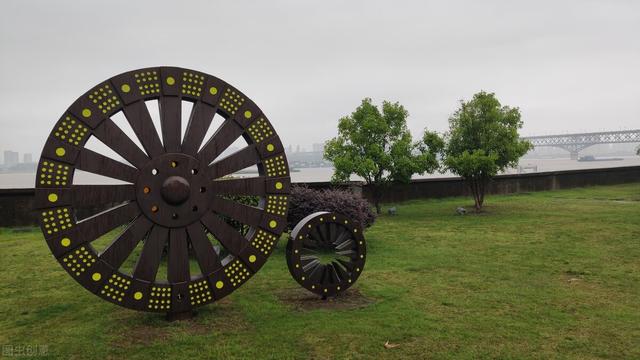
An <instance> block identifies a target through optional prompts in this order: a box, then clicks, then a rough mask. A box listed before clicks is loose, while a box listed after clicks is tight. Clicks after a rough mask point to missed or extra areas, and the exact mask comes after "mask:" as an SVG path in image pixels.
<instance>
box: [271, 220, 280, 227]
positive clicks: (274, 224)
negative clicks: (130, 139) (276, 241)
mask: <svg viewBox="0 0 640 360" xmlns="http://www.w3.org/2000/svg"><path fill="white" fill-rule="evenodd" d="M276 226H278V222H277V221H275V220H271V221H269V227H270V228H272V229H274V228H275V227H276Z"/></svg>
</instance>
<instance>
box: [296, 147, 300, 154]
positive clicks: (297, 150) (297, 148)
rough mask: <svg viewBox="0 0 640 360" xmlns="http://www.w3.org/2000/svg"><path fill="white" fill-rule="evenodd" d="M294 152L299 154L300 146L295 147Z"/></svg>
mask: <svg viewBox="0 0 640 360" xmlns="http://www.w3.org/2000/svg"><path fill="white" fill-rule="evenodd" d="M296 152H297V153H299V152H300V145H296Z"/></svg>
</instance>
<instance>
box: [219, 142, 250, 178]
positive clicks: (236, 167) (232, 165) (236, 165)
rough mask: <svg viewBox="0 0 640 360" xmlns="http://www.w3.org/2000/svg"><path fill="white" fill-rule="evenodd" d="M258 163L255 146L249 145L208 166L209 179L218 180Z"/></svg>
mask: <svg viewBox="0 0 640 360" xmlns="http://www.w3.org/2000/svg"><path fill="white" fill-rule="evenodd" d="M259 161H260V158H259V157H258V152H257V151H256V147H255V145H249V146H247V147H245V148H244V149H242V150H239V151H237V152H235V153H233V154H231V155H229V156H227V157H225V158H224V159H221V160H219V161H216V162H214V163H213V164H211V166H209V178H210V179H219V178H221V177H224V176H227V175H230V174H233V173H235V172H236V171H240V170H242V169H246V168H248V167H249V166H253V165H255V164H257V163H258V162H259Z"/></svg>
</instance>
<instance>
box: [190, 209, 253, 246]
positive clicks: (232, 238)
mask: <svg viewBox="0 0 640 360" xmlns="http://www.w3.org/2000/svg"><path fill="white" fill-rule="evenodd" d="M201 221H202V224H203V225H204V226H205V227H206V228H207V230H209V232H211V234H213V236H214V237H215V238H216V239H217V240H218V241H219V242H220V244H222V246H224V248H225V249H227V251H229V252H230V253H231V254H233V255H235V256H238V255H240V253H242V250H243V249H244V248H245V247H246V246H247V245H248V244H249V242H248V241H247V239H245V238H244V237H243V236H242V235H241V234H240V233H239V232H238V231H237V230H236V229H234V228H233V227H232V226H231V225H229V224H227V223H226V222H224V221H223V220H222V219H221V218H220V217H219V216H217V215H214V214H213V213H211V212H208V213H206V214H205V215H204V216H203V217H202V219H201Z"/></svg>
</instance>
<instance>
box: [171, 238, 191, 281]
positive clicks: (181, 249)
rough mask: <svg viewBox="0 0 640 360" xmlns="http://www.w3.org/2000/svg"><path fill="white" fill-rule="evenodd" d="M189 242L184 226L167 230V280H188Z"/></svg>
mask: <svg viewBox="0 0 640 360" xmlns="http://www.w3.org/2000/svg"><path fill="white" fill-rule="evenodd" d="M188 246H189V244H188V243H187V231H186V230H185V229H184V228H178V229H171V230H170V232H169V261H168V273H167V279H168V280H169V282H184V281H189V280H190V278H191V276H190V275H189V248H188Z"/></svg>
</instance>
